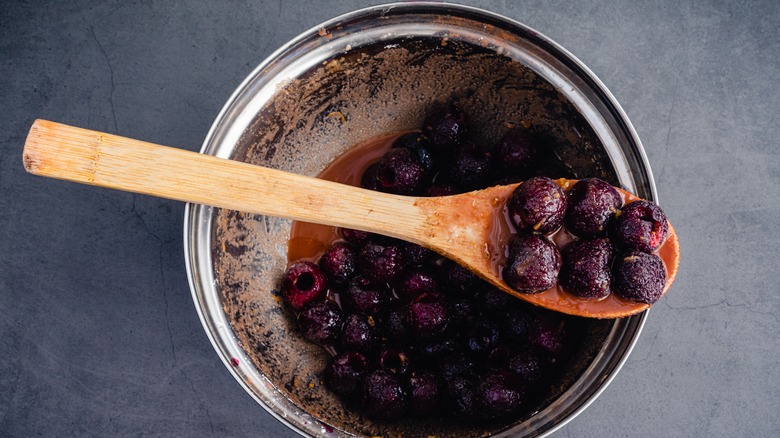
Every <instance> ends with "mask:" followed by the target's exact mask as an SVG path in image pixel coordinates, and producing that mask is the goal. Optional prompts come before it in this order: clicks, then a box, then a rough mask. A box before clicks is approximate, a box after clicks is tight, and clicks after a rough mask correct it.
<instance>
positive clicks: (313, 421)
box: [184, 3, 656, 436]
mask: <svg viewBox="0 0 780 438" xmlns="http://www.w3.org/2000/svg"><path fill="white" fill-rule="evenodd" d="M451 101H456V102H457V103H458V105H459V106H460V107H461V108H463V109H464V111H466V112H467V113H468V115H469V117H470V119H471V125H472V126H475V127H478V129H475V130H473V136H472V138H473V140H474V141H476V142H483V143H486V144H493V143H495V142H496V141H497V140H498V138H499V137H500V136H501V135H503V133H505V132H506V131H507V130H508V129H509V128H510V127H512V126H518V125H520V126H525V127H528V129H531V130H533V131H534V132H535V133H537V134H538V135H540V136H543V137H544V138H545V139H547V141H546V142H545V144H546V145H547V146H546V147H547V148H549V151H548V153H550V154H551V155H554V156H555V157H557V159H559V160H560V162H561V163H562V164H563V166H564V169H563V170H564V171H565V172H567V173H568V176H571V177H575V178H584V177H599V178H602V179H604V180H606V181H608V182H610V183H611V184H613V185H618V186H622V187H623V188H625V189H627V190H629V191H631V192H633V193H636V194H637V195H639V196H640V197H642V198H645V199H650V200H656V196H655V190H654V185H653V180H652V175H651V173H650V169H649V166H648V165H647V160H646V158H645V156H644V152H643V150H642V147H641V143H640V142H639V140H638V138H637V136H636V133H635V132H634V130H633V128H632V127H631V124H630V122H629V121H628V119H627V118H626V116H625V114H624V113H623V111H622V110H621V109H620V107H619V105H618V104H617V103H616V102H615V100H614V98H613V97H612V96H611V94H610V93H609V92H608V91H607V90H606V88H605V87H604V86H603V85H602V84H601V82H600V81H598V79H597V78H596V77H595V76H594V75H593V74H592V73H590V71H589V70H587V68H586V67H585V66H583V65H582V64H581V63H580V62H579V61H578V60H576V59H575V58H574V57H573V56H572V55H571V54H569V53H568V52H566V51H565V50H564V49H563V48H561V47H560V46H558V45H557V44H555V43H554V42H552V41H550V40H549V39H547V38H545V37H543V36H542V35H540V34H539V33H538V32H536V31H534V30H532V29H529V28H527V27H525V26H523V25H521V24H519V23H517V22H514V21H511V20H508V19H506V18H503V17H500V16H497V15H494V14H491V13H488V12H485V11H481V10H478V9H474V8H470V7H464V6H456V5H447V4H440V3H437V4H428V3H412V4H395V5H385V6H378V7H372V8H368V9H364V10H360V11H356V12H353V13H350V14H346V15H344V16H341V17H338V18H336V19H334V20H331V21H329V22H327V23H324V24H323V25H321V26H318V27H317V28H314V29H312V30H310V31H307V32H305V33H304V34H302V35H301V36H299V37H298V38H296V39H295V40H293V41H291V42H290V43H288V44H287V45H286V46H284V47H282V48H281V49H279V50H278V51H277V52H275V53H274V54H272V55H271V56H270V57H269V58H268V59H267V60H266V61H264V62H263V64H261V65H260V66H259V67H258V68H257V69H255V71H254V72H252V73H251V74H250V75H249V77H247V78H246V79H245V80H244V82H243V83H242V84H241V85H240V86H239V88H238V89H237V90H236V92H235V93H234V94H233V96H232V97H231V98H230V100H229V101H228V102H227V104H226V105H225V107H224V108H223V110H222V112H221V113H220V114H219V116H218V117H217V120H216V121H215V122H214V124H213V126H212V129H211V130H210V132H209V134H208V136H207V138H206V140H205V142H204V146H203V149H202V152H203V153H207V154H211V155H216V156H219V157H224V158H231V159H234V160H239V161H245V162H249V163H253V164H258V165H263V166H267V167H273V168H278V169H281V170H285V171H289V172H295V173H300V174H305V175H310V176H316V175H318V174H319V173H320V172H321V171H322V170H323V169H325V167H326V166H327V165H328V163H330V162H331V161H333V160H334V159H335V158H336V157H338V156H339V155H341V154H343V153H345V151H347V150H349V149H350V148H351V147H353V146H354V145H357V144H360V143H364V142H366V141H368V140H370V139H376V138H379V137H381V136H383V135H387V134H388V133H398V132H408V131H411V130H415V129H419V128H420V127H421V126H420V125H421V123H422V121H423V120H424V119H425V117H426V115H427V114H428V113H429V112H430V110H431V108H432V107H434V106H435V105H437V104H438V103H441V102H451ZM291 225H292V224H291V222H290V221H289V220H285V219H279V218H273V217H265V216H257V215H250V214H244V213H240V212H235V211H229V210H222V209H215V208H210V207H204V206H197V205H188V206H187V210H186V215H185V236H184V237H185V255H186V258H187V268H188V274H189V278H190V285H191V289H192V293H193V298H194V301H195V306H196V309H197V311H198V314H199V316H200V319H201V322H202V324H203V325H204V328H205V330H206V332H207V334H208V336H209V338H210V340H211V342H212V344H213V345H214V348H215V349H216V351H217V353H218V355H219V356H220V357H221V358H222V360H223V362H224V363H225V365H226V366H227V368H228V369H229V370H230V372H231V373H232V374H233V376H234V377H235V378H236V380H237V381H238V382H239V384H241V386H242V387H243V388H244V389H245V390H246V391H247V392H248V393H249V394H250V395H251V396H252V397H253V398H254V399H255V400H257V401H258V402H259V403H260V405H261V406H262V407H263V408H265V409H266V410H267V411H268V412H269V413H271V414H272V415H274V416H275V417H277V418H278V419H279V420H280V421H282V422H284V423H285V424H287V425H288V426H289V427H291V428H292V429H293V430H296V431H297V432H299V433H301V434H304V435H311V436H352V435H369V436H371V435H381V436H391V435H420V434H425V435H436V436H453V435H458V436H504V435H507V436H508V435H511V436H540V435H545V434H547V433H550V432H552V431H554V430H556V429H557V428H559V427H560V426H562V425H563V424H565V423H566V422H567V421H569V420H570V419H571V418H573V417H574V416H576V415H577V414H578V413H579V412H581V411H582V410H583V409H585V408H586V407H587V405H588V404H590V402H592V401H593V399H595V397H597V396H598V394H599V393H600V392H601V391H602V390H603V389H604V388H605V387H606V385H607V384H608V383H609V382H610V381H611V379H612V378H613V377H614V375H615V373H616V372H617V371H618V369H619V368H620V367H621V366H622V364H623V362H624V361H625V359H626V358H627V355H628V354H629V352H630V350H631V348H632V347H633V344H634V342H635V341H636V339H637V337H638V335H639V332H640V331H641V327H642V325H643V323H644V320H645V318H646V312H645V313H643V314H640V315H637V316H633V317H629V318H624V319H620V320H588V319H574V320H573V322H571V324H570V327H571V330H570V331H571V332H572V333H573V336H575V337H576V342H575V344H576V347H575V348H574V349H573V351H572V352H571V354H570V355H569V356H568V357H567V358H566V361H565V364H563V365H560V368H559V372H558V374H557V375H556V377H555V379H554V380H553V381H552V382H551V383H550V385H549V386H550V390H549V391H546V392H545V394H544V396H543V397H541V398H540V399H539V400H537V401H536V402H535V405H534V406H533V407H532V408H530V409H528V410H527V412H524V413H523V414H522V415H519V416H517V417H510V418H506V419H504V420H501V421H492V422H480V421H472V422H462V421H454V422H453V421H452V418H451V417H440V418H411V417H410V418H402V419H400V420H396V421H392V422H387V421H374V420H372V419H371V418H369V417H368V416H366V415H364V414H363V413H361V411H360V410H359V409H356V408H355V406H353V405H351V404H350V403H344V402H343V401H342V400H341V399H340V398H339V397H338V396H336V395H335V394H333V393H331V392H330V391H329V390H328V389H327V388H326V387H325V385H324V384H323V379H322V370H323V369H324V368H325V365H326V363H327V362H328V359H329V357H330V354H329V352H328V351H326V350H325V349H323V348H321V347H319V346H317V345H315V344H313V343H310V342H308V341H306V340H305V339H303V338H302V336H301V335H300V334H299V332H298V330H297V328H296V321H295V319H294V316H292V314H291V313H290V312H289V311H287V310H286V309H285V308H284V305H283V304H282V300H281V297H280V294H279V290H280V281H281V277H282V275H283V273H284V271H285V269H286V267H287V265H288V239H289V238H290V231H291V229H290V228H291Z"/></svg>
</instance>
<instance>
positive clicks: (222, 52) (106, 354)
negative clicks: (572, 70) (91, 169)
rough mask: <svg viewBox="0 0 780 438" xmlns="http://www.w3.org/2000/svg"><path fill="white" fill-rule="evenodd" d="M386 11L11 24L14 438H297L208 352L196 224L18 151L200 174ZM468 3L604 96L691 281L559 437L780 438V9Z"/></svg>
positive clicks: (0, 306) (0, 268)
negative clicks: (82, 130) (68, 133)
mask: <svg viewBox="0 0 780 438" xmlns="http://www.w3.org/2000/svg"><path fill="white" fill-rule="evenodd" d="M372 3H373V2H370V1H344V2H341V1H328V2H302V1H301V2H295V1H285V2H282V1H246V2H210V1H209V2H189V3H185V2H148V1H140V2H126V1H105V2H94V3H89V2H84V1H76V2H67V3H62V4H61V3H56V4H55V3H54V2H52V3H51V4H49V3H45V2H13V3H11V2H5V3H4V4H3V5H2V6H1V7H0V102H2V107H3V108H2V110H1V114H2V116H0V128H1V129H0V435H8V436H29V435H44V436H72V435H79V436H106V435H109V436H111V435H141V434H143V435H179V436H209V435H217V434H218V435H223V436H250V435H254V436H272V435H273V436H294V434H293V433H292V432H290V431H289V430H287V429H286V428H285V427H284V426H282V425H281V424H280V423H278V422H276V420H274V419H273V418H272V417H271V416H270V415H268V414H267V413H266V412H265V411H264V410H263V409H262V408H260V407H259V406H258V405H257V404H255V402H254V401H253V400H252V399H251V398H250V397H249V396H248V395H246V394H245V393H244V392H243V390H242V389H241V388H240V387H239V386H238V384H237V383H236V382H235V381H234V380H233V378H232V377H230V375H229V374H228V373H227V372H226V370H225V369H224V367H223V365H222V364H221V363H220V362H219V360H218V359H217V356H216V354H215V353H214V351H213V350H212V347H211V345H210V344H209V342H208V340H207V338H206V336H205V334H204V333H203V329H202V328H201V326H200V323H199V322H198V319H197V316H196V313H195V309H194V307H193V305H192V300H191V298H190V292H189V288H188V285H187V278H186V273H185V268H184V263H183V255H182V249H181V247H182V218H183V205H182V204H178V203H175V202H170V201H164V200H158V199H152V198H149V197H144V196H134V195H131V194H126V193H119V192H114V191H108V190H102V189H94V188H87V187H85V186H79V185H75V184H69V183H63V182H58V181H54V180H47V179H41V178H37V177H33V176H29V175H27V174H25V173H24V171H23V169H22V165H21V150H22V143H23V141H24V138H25V135H26V132H27V130H28V129H29V126H30V124H31V123H32V121H33V120H34V119H35V118H39V117H40V118H48V119H51V120H56V121H60V122H65V123H70V124H74V125H77V126H83V127H89V128H92V129H96V130H104V131H107V132H113V133H119V134H122V135H126V136H131V137H135V138H140V139H144V140H148V141H153V142H157V143H161V144H167V145H171V146H175V147H179V148H185V149H190V150H196V149H198V148H199V145H200V143H201V141H202V139H203V138H204V136H205V134H206V132H207V130H208V128H209V125H210V124H211V122H212V121H213V119H214V118H215V116H216V115H217V112H218V111H219V110H220V108H221V106H222V104H223V103H224V102H225V100H226V99H227V98H228V96H229V95H230V93H231V92H232V90H233V89H234V88H235V87H236V86H237V85H238V84H239V82H240V81H241V80H242V79H243V78H244V77H245V76H246V75H247V74H248V73H249V72H250V71H251V70H252V69H253V68H254V67H255V66H256V65H257V64H258V63H259V62H260V61H261V60H262V59H263V58H265V57H266V56H267V55H268V54H270V53H271V52H272V51H273V50H275V49H276V48H277V47H279V46H280V45H282V44H283V43H284V42H286V41H287V40H289V39H291V38H292V37H294V36H295V35H297V34H298V33H300V32H302V31H303V30H305V29H308V28H309V27H311V26H314V25H315V24H317V23H319V22H321V21H324V20H326V19H328V18H331V17H333V16H335V15H337V14H340V13H342V12H347V11H349V10H351V9H354V8H356V7H359V6H367V5H370V4H372ZM468 3H469V4H473V5H476V6H480V7H483V8H486V9H489V10H493V11H495V12H498V13H501V14H504V15H507V16H509V17H512V18H515V19H517V20H519V21H521V22H524V23H526V24H528V25H530V26H532V27H534V28H536V29H537V30H539V31H541V32H542V33H544V34H546V35H547V36H549V37H551V38H552V39H554V40H556V41H557V42H559V43H561V44H562V45H563V46H564V47H566V48H568V49H569V50H570V51H571V52H572V53H574V54H575V56H577V57H579V58H580V59H581V60H582V61H583V62H584V63H585V64H586V65H588V66H589V67H590V68H591V69H592V70H593V71H594V72H595V73H596V74H597V75H598V76H599V77H600V78H601V79H602V80H603V82H604V83H605V84H606V85H607V87H608V88H609V89H610V90H611V91H612V92H613V93H614V95H615V96H616V97H617V99H618V101H620V102H621V104H622V105H623V108H624V109H625V110H626V112H627V113H628V115H629V117H630V119H631V120H632V122H633V123H634V125H635V127H636V129H637V131H638V132H639V136H640V138H641V139H642V140H643V142H644V145H645V148H646V150H647V154H648V156H649V159H650V163H651V164H652V167H653V169H654V171H655V177H656V181H657V184H658V189H659V195H660V199H661V202H662V205H663V206H664V207H665V209H666V211H667V212H668V215H669V217H670V219H671V220H672V222H673V223H674V224H675V226H676V227H677V229H678V231H679V234H680V236H681V242H682V251H683V253H682V256H683V257H682V267H681V271H680V274H679V277H678V280H677V282H676V283H675V285H674V287H673V289H672V291H671V292H670V294H669V296H668V297H667V298H665V299H663V300H661V302H660V303H659V304H658V305H657V306H655V308H654V310H653V311H652V314H651V317H650V318H649V321H648V324H647V325H646V328H645V331H644V333H643V336H642V337H641V339H640V341H639V343H638V344H637V346H636V349H635V350H634V353H633V354H632V355H631V357H630V358H629V360H628V361H627V363H626V365H625V367H624V368H623V370H622V371H621V373H620V374H619V375H618V377H617V378H616V379H615V380H614V382H613V383H612V385H611V386H610V387H609V388H608V389H607V390H606V391H605V392H604V394H603V395H602V396H601V397H600V398H599V399H598V400H596V402H595V403H593V405H592V406H591V407H590V408H589V409H588V410H587V411H586V412H585V413H584V414H582V415H580V416H579V417H578V418H577V419H575V420H574V421H573V422H571V423H570V424H569V425H568V426H566V427H564V428H563V429H562V430H561V431H560V432H559V434H560V435H561V436H569V435H570V436H778V435H780V415H778V412H780V336H779V335H780V322H778V312H780V305H779V303H780V294H779V292H780V291H779V289H780V288H779V287H778V285H780V269H778V262H780V257H779V256H778V251H777V246H778V237H780V211H779V210H780V155H779V154H778V153H779V152H780V146H778V139H780V127H779V125H778V123H777V120H776V117H777V113H778V109H780V92H778V86H780V61H779V60H778V59H780V29H779V25H780V8H779V7H778V3H777V2H774V1H769V0H768V1H763V2H742V1H739V2H714V1H698V2H692V1H679V0H675V1H667V2H653V3H652V4H648V3H647V2H633V1H621V2H613V1H585V2H570V1H523V2H510V1H501V2H490V1H471V2H468ZM636 3H641V4H636Z"/></svg>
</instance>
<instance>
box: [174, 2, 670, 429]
mask: <svg viewBox="0 0 780 438" xmlns="http://www.w3.org/2000/svg"><path fill="white" fill-rule="evenodd" d="M396 9H400V10H410V11H411V10H424V11H429V12H446V11H456V12H459V13H461V14H471V15H474V16H477V17H480V18H483V19H489V20H493V21H495V22H500V23H502V24H504V25H506V26H509V27H512V28H513V30H515V31H523V32H526V33H530V34H532V35H533V36H534V38H535V42H538V43H541V44H543V45H545V46H546V49H549V50H552V51H553V52H557V53H558V54H559V55H561V57H562V60H563V61H566V62H567V63H568V64H567V66H569V67H570V68H573V69H574V70H576V71H577V73H578V76H579V77H581V78H582V79H585V80H587V81H589V82H590V83H589V88H591V89H592V90H593V91H595V92H597V93H598V94H599V95H600V100H601V102H602V103H603V104H605V105H607V106H608V107H609V110H610V111H611V112H612V113H613V115H614V116H615V119H616V121H617V122H618V123H620V128H621V129H622V131H623V132H624V133H625V134H626V135H627V137H629V139H630V140H631V142H632V143H633V146H634V147H633V149H634V150H633V153H634V154H635V155H636V157H635V158H636V159H637V161H638V162H639V163H638V164H639V168H640V170H641V171H642V172H644V175H643V178H642V179H643V181H644V182H645V184H646V189H647V190H648V191H649V195H650V196H648V198H650V200H653V201H655V202H658V194H657V189H656V185H655V180H654V178H653V174H652V170H651V168H650V164H649V160H648V158H647V155H646V153H645V150H644V147H643V146H642V143H641V140H640V139H639V136H638V134H637V132H636V130H635V128H634V127H633V125H632V124H631V122H630V120H629V119H628V116H627V114H626V113H625V111H624V110H623V108H622V107H621V106H620V104H619V103H618V101H617V99H616V98H615V97H614V95H613V94H612V93H611V92H610V91H609V89H607V87H606V86H605V85H604V83H603V82H602V81H601V80H600V79H599V78H598V77H597V76H596V75H595V74H594V73H593V72H592V71H591V70H590V69H589V68H588V67H587V66H586V65H585V64H584V63H583V62H582V61H580V60H579V59H578V58H577V57H576V56H574V55H573V54H572V53H571V52H569V51H568V50H567V49H565V48H564V47H563V46H561V45H560V44H558V43H557V42H555V41H553V40H552V39H550V38H549V37H547V36H545V35H544V34H542V33H540V32H538V31H537V30H535V29H533V28H531V27H530V26H528V25H525V24H523V23H521V22H519V21H517V20H515V19H512V18H509V17H506V16H503V15H500V14H497V13H494V12H490V11H487V10H484V9H481V8H477V7H474V6H468V5H460V4H453V3H445V2H430V1H421V2H409V3H386V4H380V5H375V6H369V7H365V8H361V9H357V10H354V11H351V12H347V13H345V14H341V15H339V16H337V17H334V18H331V19H330V20H327V21H325V22H322V23H320V24H317V25H315V26H313V27H311V28H309V29H307V30H305V31H303V32H302V33H300V34H299V35H297V36H296V37H294V38H293V39H291V40H289V41H288V42H286V43H285V44H283V45H282V46H281V47H279V48H278V49H276V50H275V51H273V52H272V53H271V54H270V55H268V56H267V57H266V58H265V59H264V60H263V61H262V62H261V63H260V64H258V65H257V67H255V68H254V69H253V70H252V71H251V72H250V73H249V74H248V75H247V76H246V77H245V78H244V79H243V80H242V81H241V83H240V84H239V85H238V86H237V87H236V89H235V90H234V91H233V93H232V94H231V95H230V97H229V98H228V100H227V101H226V102H225V104H224V105H223V107H222V108H221V110H220V112H219V113H218V114H217V116H216V118H215V119H214V122H213V123H212V125H211V127H210V128H209V131H208V132H207V134H206V137H205V138H204V141H203V144H202V146H201V148H200V153H203V154H211V155H217V156H219V155H218V154H217V153H216V152H215V151H213V150H211V149H212V147H211V146H212V142H213V140H214V138H215V136H216V135H217V132H218V131H219V130H220V129H221V128H223V123H224V121H225V117H226V115H227V114H228V113H230V112H231V110H232V109H233V108H234V107H235V105H236V104H237V102H238V101H239V100H240V98H241V97H242V94H243V93H244V92H245V90H246V88H247V87H248V86H249V85H250V84H251V83H252V82H253V81H254V80H255V79H256V77H257V76H258V75H259V73H260V72H262V71H263V70H264V69H265V68H266V67H268V66H269V65H270V64H272V63H273V62H274V61H275V60H276V59H278V58H279V57H280V56H281V55H282V54H284V53H286V52H288V51H289V50H290V49H291V48H293V47H295V46H296V45H297V44H299V43H300V42H302V41H305V40H306V39H308V38H311V37H312V36H313V35H315V34H317V33H318V32H319V31H320V29H323V28H325V29H328V28H332V27H334V26H335V25H337V24H340V23H344V22H347V21H353V20H355V19H359V18H366V17H370V16H374V15H376V14H380V15H385V14H387V13H389V12H391V11H392V10H396ZM223 158H228V157H223ZM212 211H213V209H212V208H211V207H207V206H203V205H198V204H191V203H187V204H186V205H185V209H184V227H183V240H184V245H183V249H184V258H185V267H186V272H187V279H188V283H189V286H190V292H191V294H192V297H193V304H194V306H195V309H196V311H197V314H198V318H199V319H200V322H201V325H202V326H203V329H204V331H205V332H206V335H207V337H208V339H209V341H210V342H211V345H212V347H213V348H214V350H215V352H216V353H217V355H218V356H219V357H220V359H221V361H222V363H223V365H224V366H225V367H226V368H227V369H228V371H229V372H230V374H231V375H232V376H233V378H234V379H235V380H236V381H237V382H238V383H239V385H240V386H241V387H242V388H243V389H244V390H245V391H246V392H247V393H248V394H249V395H250V396H251V397H252V398H253V399H254V400H255V401H256V402H257V403H258V404H259V405H260V406H261V407H262V408H263V409H265V411H266V412H268V413H269V414H271V415H272V416H273V417H274V418H276V419H277V420H278V421H280V422H281V423H282V424H284V425H286V426H287V427H288V428H290V429H291V430H293V431H295V432H297V433H298V434H300V435H302V436H309V434H308V432H307V431H306V430H305V427H304V426H307V425H310V424H311V423H310V422H308V421H304V423H303V424H299V422H298V421H291V420H290V419H289V417H287V416H282V415H280V414H279V413H278V412H276V411H275V410H274V409H272V408H271V406H269V405H268V404H267V402H266V401H265V400H263V399H261V398H260V397H259V396H258V395H257V394H256V393H255V392H254V391H253V390H252V388H250V386H248V384H247V382H246V381H245V379H244V377H243V376H242V373H241V372H240V369H239V368H238V367H236V366H235V365H234V364H233V363H232V361H233V359H235V358H237V357H239V358H240V359H239V360H241V359H243V360H244V361H246V362H248V363H251V362H249V359H248V358H247V357H246V356H245V355H243V354H242V351H237V350H240V346H238V345H237V342H238V341H237V339H236V338H235V336H234V334H233V333H232V328H230V327H223V326H221V324H220V325H219V326H217V325H215V324H214V321H212V320H210V319H209V318H208V315H207V314H206V311H205V310H204V303H203V301H202V290H201V287H202V286H203V285H204V284H205V283H203V282H202V281H200V282H198V281H197V280H199V279H201V280H202V275H200V274H199V272H200V271H201V269H200V267H199V266H203V261H201V263H198V245H197V244H196V239H193V237H194V236H195V234H194V230H196V229H197V227H198V225H199V222H200V223H203V222H206V223H211V220H210V218H211V212H212ZM204 213H205V216H203V217H201V216H202V215H203V214H204ZM206 235H207V236H209V235H210V233H207V234H206ZM207 240H209V241H208V242H205V243H201V244H200V245H201V246H205V247H207V248H211V242H210V237H208V239H207ZM209 261H210V258H209ZM212 274H213V272H212ZM210 277H211V278H212V279H213V278H214V276H213V275H211V276H210ZM207 287H208V286H207ZM210 288H211V289H212V290H213V291H212V292H213V293H215V294H216V295H219V292H217V290H216V285H215V284H214V283H213V282H212V283H211V285H210ZM648 315H649V310H645V311H644V312H642V313H640V314H637V315H634V316H631V317H628V318H624V319H623V320H630V322H631V323H630V324H619V320H618V321H616V323H615V324H614V325H613V327H612V329H611V330H610V333H609V335H608V338H611V337H612V336H617V335H618V333H616V332H618V331H622V332H623V333H621V334H619V335H620V336H621V337H622V338H625V336H626V333H627V332H629V331H630V332H632V333H631V334H630V339H629V342H627V343H624V344H623V345H622V349H623V354H622V355H621V356H620V357H619V359H618V360H616V361H613V362H611V363H609V365H610V367H609V369H608V371H607V373H606V374H605V375H604V376H603V377H602V380H601V384H600V385H599V386H598V387H597V389H596V390H595V391H593V392H590V393H589V394H588V395H587V396H586V398H585V399H584V401H582V402H581V403H580V404H579V406H578V407H577V408H576V409H574V410H573V411H571V412H570V413H568V414H567V415H566V416H565V417H564V418H563V419H562V420H561V421H559V422H558V423H557V424H554V425H553V426H552V427H550V428H548V429H547V430H544V431H542V432H541V435H540V436H548V435H550V434H552V433H554V432H555V431H557V430H558V429H560V428H561V427H563V426H564V425H566V424H568V423H569V422H570V421H571V420H573V419H574V418H575V417H577V416H578V415H579V414H580V413H582V412H583V411H584V410H585V409H587V408H588V407H589V406H590V404H591V403H593V401H595V400H596V399H597V398H598V397H599V396H600V395H601V394H602V393H603V391H604V390H605V389H606V388H607V386H609V384H610V383H611V382H612V381H613V380H614V378H615V377H616V375H617V374H618V372H619V370H620V369H621V368H622V367H623V365H624V364H625V362H626V360H627V359H628V357H629V355H630V354H631V352H632V350H633V348H634V346H635V345H636V343H637V341H638V339H639V336H640V334H641V332H642V329H643V327H644V324H645V322H646V321H647V317H648ZM217 332H222V333H223V336H225V335H227V336H228V337H230V338H231V339H233V340H235V341H236V342H233V348H226V345H225V343H224V342H223V341H221V340H220V339H218V338H217V335H216V333H217ZM603 350H604V348H603V347H602V349H601V351H599V353H598V355H597V357H599V356H601V355H602V354H603V353H604V351H603ZM596 362H597V360H596V359H595V358H594V360H593V363H596ZM592 366H593V364H591V365H590V366H589V367H588V368H587V369H586V370H585V371H584V372H583V375H585V374H586V373H587V372H588V371H589V370H590V369H591V368H592ZM581 378H582V376H580V377H579V378H578V379H577V380H579V379H581ZM573 385H574V384H573ZM569 391H570V390H567V391H566V392H564V393H563V394H561V397H562V396H563V395H565V394H566V393H568V392H569ZM304 414H305V413H304ZM306 415H308V414H306ZM311 418H312V419H313V417H311ZM296 420H298V418H296ZM314 421H317V422H318V420H316V419H314ZM507 432H511V428H510V429H509V430H503V431H501V432H499V433H498V434H497V436H504V435H505V434H506V433H507Z"/></svg>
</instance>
